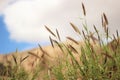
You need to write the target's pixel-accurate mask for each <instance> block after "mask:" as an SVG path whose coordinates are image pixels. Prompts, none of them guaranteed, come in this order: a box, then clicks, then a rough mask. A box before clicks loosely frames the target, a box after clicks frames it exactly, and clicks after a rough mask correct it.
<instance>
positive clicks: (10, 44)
mask: <svg viewBox="0 0 120 80" xmlns="http://www.w3.org/2000/svg"><path fill="white" fill-rule="evenodd" d="M36 46H37V44H36ZM32 47H35V44H29V43H24V42H16V41H14V40H11V39H10V38H9V32H8V31H7V29H6V26H5V24H4V22H3V16H0V53H9V52H14V51H16V49H18V50H19V51H22V50H24V49H30V48H32Z"/></svg>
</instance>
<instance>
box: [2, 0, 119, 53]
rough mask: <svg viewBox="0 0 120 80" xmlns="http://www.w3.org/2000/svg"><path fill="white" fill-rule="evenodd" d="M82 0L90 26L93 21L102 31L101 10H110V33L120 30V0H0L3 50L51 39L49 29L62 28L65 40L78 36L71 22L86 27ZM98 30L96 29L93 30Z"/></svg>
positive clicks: (28, 46)
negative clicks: (83, 24) (46, 27)
mask: <svg viewBox="0 0 120 80" xmlns="http://www.w3.org/2000/svg"><path fill="white" fill-rule="evenodd" d="M81 2H83V3H84V4H85V7H86V10H87V16H86V19H87V24H88V28H89V29H90V30H92V31H93V27H92V26H93V24H95V25H96V27H97V29H99V30H100V32H101V33H102V28H101V14H102V13H103V12H104V13H106V15H107V17H108V20H109V29H110V33H111V34H113V33H114V32H115V30H116V29H117V30H119V31H120V28H119V25H120V22H119V21H120V16H119V14H120V10H119V9H120V6H119V5H120V0H114V1H113V0H0V53H8V52H13V51H15V49H16V48H18V50H24V49H30V48H33V47H36V46H37V44H38V43H39V44H41V45H46V44H48V43H49V38H48V37H49V35H50V34H49V32H48V31H47V30H46V29H45V27H44V25H46V26H48V27H49V28H50V29H51V30H52V31H53V32H55V29H58V30H59V33H60V36H61V38H62V40H63V41H64V40H65V37H66V36H72V37H73V38H75V39H78V37H77V36H76V34H75V32H74V31H73V29H72V28H71V27H70V24H69V23H70V22H73V23H74V24H76V25H77V26H78V27H79V29H80V30H82V29H83V27H82V23H83V20H81V18H83V17H84V16H83V13H82V7H81ZM93 32H94V31H93Z"/></svg>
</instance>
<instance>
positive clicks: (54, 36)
mask: <svg viewBox="0 0 120 80" xmlns="http://www.w3.org/2000/svg"><path fill="white" fill-rule="evenodd" d="M45 28H46V29H47V31H48V32H50V33H51V34H52V35H53V36H54V37H56V35H55V34H54V33H53V32H52V31H51V30H50V29H49V28H48V27H47V26H46V25H45Z"/></svg>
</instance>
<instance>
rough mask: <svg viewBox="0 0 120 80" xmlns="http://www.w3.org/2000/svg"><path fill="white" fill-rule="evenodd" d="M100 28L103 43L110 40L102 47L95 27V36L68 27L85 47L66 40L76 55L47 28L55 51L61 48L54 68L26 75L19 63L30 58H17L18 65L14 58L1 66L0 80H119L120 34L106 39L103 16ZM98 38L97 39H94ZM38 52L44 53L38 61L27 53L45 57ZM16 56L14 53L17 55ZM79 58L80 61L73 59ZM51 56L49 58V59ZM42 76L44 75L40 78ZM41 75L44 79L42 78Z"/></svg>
mask: <svg viewBox="0 0 120 80" xmlns="http://www.w3.org/2000/svg"><path fill="white" fill-rule="evenodd" d="M82 8H83V14H84V16H86V10H85V6H84V4H83V3H82ZM101 19H102V27H103V29H104V37H106V40H108V38H110V39H111V40H113V41H112V42H111V43H109V42H107V45H106V44H104V43H103V42H104V41H103V40H102V37H103V36H100V35H101V34H100V33H99V31H98V30H97V28H96V27H95V25H94V26H93V27H94V30H95V31H94V33H92V32H91V31H89V30H88V28H87V24H86V21H85V24H83V27H84V30H82V32H81V31H80V30H79V29H78V27H77V26H75V25H74V24H73V23H70V25H71V27H72V28H73V29H74V31H75V32H76V33H77V34H79V35H80V36H82V38H83V40H84V44H85V45H84V46H83V45H82V46H81V45H80V43H79V42H78V41H76V40H75V39H73V38H71V37H66V38H67V39H68V40H70V41H72V42H73V43H75V44H76V45H77V46H79V49H80V51H81V52H79V51H78V50H77V49H76V48H75V47H74V46H73V45H72V44H65V43H62V42H61V38H60V34H59V32H58V30H57V29H56V34H55V33H53V32H52V31H51V30H50V29H49V28H48V27H47V26H45V28H46V29H47V30H48V31H49V32H50V33H51V34H52V35H53V37H55V38H56V39H55V40H54V39H52V38H51V36H50V37H49V38H50V42H51V45H52V47H53V48H54V46H55V44H56V45H57V46H58V47H59V48H60V50H61V51H62V53H63V54H61V55H64V57H62V58H61V57H58V58H57V59H56V62H57V63H56V64H54V65H52V66H51V67H49V68H47V69H45V70H44V69H43V67H41V65H40V64H38V65H36V67H35V69H34V70H33V71H32V72H30V73H28V72H26V71H25V70H24V69H23V68H22V66H21V63H22V62H24V60H25V59H27V58H28V57H29V56H26V57H24V58H20V60H19V61H20V62H18V59H17V56H15V55H14V54H13V55H12V57H13V61H12V63H11V62H9V65H3V64H0V69H1V70H0V76H1V77H0V80H37V79H38V77H40V78H39V80H120V75H119V74H120V38H119V33H118V31H116V36H115V35H113V36H110V35H109V29H108V19H107V16H106V14H105V13H103V14H102V16H101ZM94 35H97V36H94ZM39 47H40V50H41V51H42V52H43V53H44V54H43V55H42V56H41V57H39V56H38V55H35V54H34V53H31V52H29V55H33V56H35V57H36V58H38V59H39V60H41V58H43V57H44V55H45V54H46V55H48V54H47V52H45V51H44V50H43V49H42V47H41V46H40V45H39ZM16 53H17V52H16ZM75 55H78V58H79V59H76V57H75ZM48 56H50V55H48ZM43 73H44V74H43ZM42 74H43V75H42Z"/></svg>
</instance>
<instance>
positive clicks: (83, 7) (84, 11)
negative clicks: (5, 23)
mask: <svg viewBox="0 0 120 80" xmlns="http://www.w3.org/2000/svg"><path fill="white" fill-rule="evenodd" d="M82 9H83V14H84V16H86V10H85V6H84V4H83V3H82Z"/></svg>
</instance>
